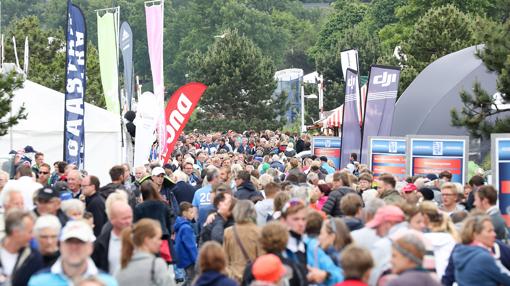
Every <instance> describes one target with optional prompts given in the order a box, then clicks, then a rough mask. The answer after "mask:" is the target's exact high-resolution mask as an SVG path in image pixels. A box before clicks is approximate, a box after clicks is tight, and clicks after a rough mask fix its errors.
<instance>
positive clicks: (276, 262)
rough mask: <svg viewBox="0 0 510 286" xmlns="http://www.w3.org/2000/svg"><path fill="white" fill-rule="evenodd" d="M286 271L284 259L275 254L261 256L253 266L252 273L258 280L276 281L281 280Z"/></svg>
mask: <svg viewBox="0 0 510 286" xmlns="http://www.w3.org/2000/svg"><path fill="white" fill-rule="evenodd" d="M285 272H286V270H285V266H283V264H282V261H281V260H280V258H278V256H276V255H274V254H265V255H262V256H260V257H259V258H257V260H255V263H253V266H252V273H253V276H254V277H255V280H257V281H264V282H273V283H275V282H278V281H280V279H281V278H282V277H283V275H284V274H285Z"/></svg>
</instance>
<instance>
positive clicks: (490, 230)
mask: <svg viewBox="0 0 510 286" xmlns="http://www.w3.org/2000/svg"><path fill="white" fill-rule="evenodd" d="M474 241H475V242H478V243H481V244H483V245H485V246H487V247H491V248H492V247H493V246H494V241H496V232H495V231H494V226H493V225H492V222H490V221H488V220H486V221H484V222H483V229H482V232H480V233H475V235H474Z"/></svg>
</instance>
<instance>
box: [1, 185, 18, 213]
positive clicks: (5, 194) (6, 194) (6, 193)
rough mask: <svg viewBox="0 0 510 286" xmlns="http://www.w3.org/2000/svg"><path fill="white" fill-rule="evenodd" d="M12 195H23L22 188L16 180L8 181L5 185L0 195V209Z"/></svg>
mask: <svg viewBox="0 0 510 286" xmlns="http://www.w3.org/2000/svg"><path fill="white" fill-rule="evenodd" d="M12 193H18V194H20V195H23V192H22V188H21V186H20V184H19V182H18V181H16V180H12V181H9V183H8V184H6V185H5V187H4V189H3V191H2V194H1V195H0V199H1V200H2V207H4V208H5V205H6V204H7V202H9V200H10V199H11V194H12Z"/></svg>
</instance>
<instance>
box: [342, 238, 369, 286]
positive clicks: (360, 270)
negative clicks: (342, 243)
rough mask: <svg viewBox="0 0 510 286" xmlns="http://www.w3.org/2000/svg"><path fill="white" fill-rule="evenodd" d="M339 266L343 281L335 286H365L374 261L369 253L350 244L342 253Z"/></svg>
mask: <svg viewBox="0 0 510 286" xmlns="http://www.w3.org/2000/svg"><path fill="white" fill-rule="evenodd" d="M340 264H341V265H342V269H343V271H344V275H345V280H344V281H343V282H341V283H338V284H336V285H335V286H366V285H367V282H368V278H369V277H370V270H371V269H372V268H373V267H374V260H373V259H372V255H371V254H370V251H368V250H367V249H365V248H363V247H360V246H356V245H354V244H351V245H349V246H347V247H346V248H345V249H344V250H343V251H342V255H341V256H340Z"/></svg>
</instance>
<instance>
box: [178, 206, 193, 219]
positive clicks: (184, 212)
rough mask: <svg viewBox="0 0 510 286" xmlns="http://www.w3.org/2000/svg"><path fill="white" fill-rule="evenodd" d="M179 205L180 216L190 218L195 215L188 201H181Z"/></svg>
mask: <svg viewBox="0 0 510 286" xmlns="http://www.w3.org/2000/svg"><path fill="white" fill-rule="evenodd" d="M179 207H180V208H181V216H182V217H184V218H186V219H188V220H192V219H193V218H194V217H195V209H194V208H193V205H192V204H190V203H188V202H181V203H180V204H179Z"/></svg>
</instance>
